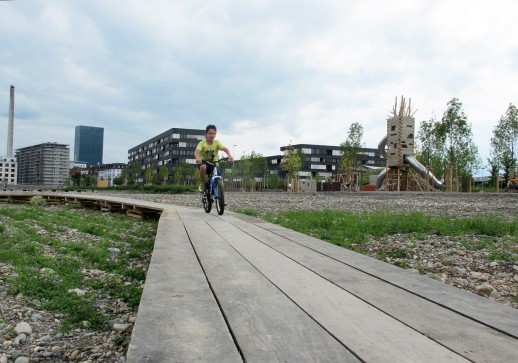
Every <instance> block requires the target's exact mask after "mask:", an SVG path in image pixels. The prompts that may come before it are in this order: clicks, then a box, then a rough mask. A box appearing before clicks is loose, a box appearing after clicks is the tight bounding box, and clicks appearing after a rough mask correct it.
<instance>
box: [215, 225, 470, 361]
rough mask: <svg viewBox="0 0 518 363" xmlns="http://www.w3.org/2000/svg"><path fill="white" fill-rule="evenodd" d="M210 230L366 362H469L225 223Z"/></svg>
mask: <svg viewBox="0 0 518 363" xmlns="http://www.w3.org/2000/svg"><path fill="white" fill-rule="evenodd" d="M209 224H210V225H211V226H212V227H213V228H214V230H215V231H216V232H217V233H218V234H219V235H221V236H223V238H224V239H225V240H226V242H227V243H228V244H230V245H231V246H232V247H234V248H235V249H236V251H237V252H238V253H240V254H241V255H242V256H243V257H244V258H246V259H247V260H248V261H249V262H250V263H251V264H252V265H253V266H254V267H255V268H257V269H258V270H259V271H261V273H262V274H264V275H265V277H266V278H268V279H269V280H270V281H271V282H272V283H273V284H275V285H276V286H277V287H278V288H280V289H281V290H282V291H283V293H284V294H286V295H287V296H289V297H290V299H292V300H293V301H294V302H295V303H296V304H297V305H298V306H300V307H301V308H302V309H304V311H305V312H306V313H307V314H309V315H311V316H312V317H313V319H315V320H316V321H318V322H319V324H320V325H322V326H324V327H325V328H326V330H328V331H329V332H330V333H331V334H333V336H335V337H336V338H337V339H339V340H340V341H341V342H342V343H343V344H344V345H346V346H347V347H349V349H351V350H352V351H353V352H355V354H357V355H358V356H359V357H361V359H362V360H364V361H367V362H384V363H385V362H394V363H396V362H398V363H400V362H409V363H415V362H434V363H435V362H468V360H466V359H465V358H463V357H462V356H460V355H458V354H457V353H455V352H452V351H451V350H449V349H447V348H445V347H443V346H442V345H440V344H438V343H437V342H435V341H433V340H431V339H429V338H427V337H426V336H424V335H422V334H420V333H418V332H416V331H415V330H414V329H412V328H410V327H408V326H405V325H404V324H402V323H401V322H399V321H398V320H396V319H394V318H392V317H390V316H388V315H386V314H384V313H383V312H381V311H380V310H378V309H376V308H374V307H372V306H371V305H369V304H367V303H365V302H364V301H362V300H360V299H358V298H357V297H355V296H354V295H352V294H350V293H348V292H347V291H345V290H344V289H342V288H340V287H338V286H336V285H334V284H333V283H331V282H329V281H327V280H325V279H323V278H322V277H320V276H319V275H317V274H315V273H314V272H313V271H310V270H308V269H307V268H305V267H303V266H301V265H300V264H298V263H297V262H295V261H293V260H291V259H289V258H287V257H286V256H284V255H282V254H280V253H278V252H277V251H275V250H273V249H272V248H270V247H268V246H266V245H264V244H263V243H261V242H259V241H257V240H256V239H255V238H253V237H252V236H250V235H249V234H247V233H244V232H243V231H240V230H237V229H236V228H235V227H234V226H232V225H231V224H229V223H224V222H223V223H222V222H219V223H217V222H214V223H212V222H209Z"/></svg>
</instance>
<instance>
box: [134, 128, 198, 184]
mask: <svg viewBox="0 0 518 363" xmlns="http://www.w3.org/2000/svg"><path fill="white" fill-rule="evenodd" d="M203 139H205V130H196V129H180V128H172V129H169V130H167V131H165V132H163V133H161V134H160V135H157V136H155V137H153V138H151V139H149V140H147V141H145V142H143V143H142V144H140V145H137V146H135V147H133V148H131V149H129V150H128V167H129V168H130V169H131V168H132V167H133V165H134V164H136V163H140V167H141V173H140V178H138V179H137V182H142V181H143V180H144V171H145V170H146V169H147V168H148V167H149V166H151V168H153V174H154V175H156V174H157V173H158V172H159V170H160V167H162V166H163V165H165V166H167V167H168V169H169V172H170V174H171V173H172V170H173V169H174V168H175V167H176V166H178V165H180V164H184V163H186V164H191V165H196V159H195V158H194V149H196V146H197V145H198V143H199V142H200V140H203Z"/></svg>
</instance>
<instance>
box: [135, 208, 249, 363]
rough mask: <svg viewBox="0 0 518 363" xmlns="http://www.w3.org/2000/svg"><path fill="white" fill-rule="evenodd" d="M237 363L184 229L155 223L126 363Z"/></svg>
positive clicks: (170, 218)
mask: <svg viewBox="0 0 518 363" xmlns="http://www.w3.org/2000/svg"><path fill="white" fill-rule="evenodd" d="M193 361H197V362H223V361H224V362H242V359H241V356H240V354H239V351H238V350H237V348H236V345H235V344H234V341H233V339H232V336H231V334H230V332H229V330H228V327H227V325H226V324H225V321H224V319H223V316H222V315H221V311H220V309H219V307H218V304H217V302H216V300H215V298H214V296H213V294H212V292H211V290H210V288H209V285H208V283H207V280H206V278H205V275H204V273H203V271H202V269H201V267H200V265H199V263H198V260H197V259H196V255H195V254H194V251H193V248H192V245H191V244H190V241H189V238H188V236H187V234H186V232H185V228H184V226H183V224H182V222H181V221H179V220H178V216H177V215H176V213H175V212H171V211H167V212H166V213H164V215H162V218H160V221H159V224H158V232H157V236H156V242H155V247H154V250H153V256H152V259H151V263H150V267H149V270H148V273H147V277H146V285H145V288H144V291H143V294H142V298H141V301H140V306H139V312H138V315H137V321H136V323H135V327H134V329H133V334H132V339H131V343H130V345H129V347H128V354H127V362H128V363H141V362H153V363H155V362H158V363H160V362H164V363H166V362H193Z"/></svg>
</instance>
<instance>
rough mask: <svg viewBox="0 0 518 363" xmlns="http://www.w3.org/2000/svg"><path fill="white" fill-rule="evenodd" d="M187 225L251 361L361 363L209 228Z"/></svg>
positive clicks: (191, 220)
mask: <svg viewBox="0 0 518 363" xmlns="http://www.w3.org/2000/svg"><path fill="white" fill-rule="evenodd" d="M180 214H181V213H180ZM181 215H182V214H181ZM199 216H200V217H201V218H203V219H212V220H214V221H215V222H216V223H217V222H219V223H225V222H221V221H220V220H219V219H218V218H217V217H212V218H211V217H210V216H204V215H201V214H200V215H199ZM182 218H183V216H182ZM183 222H184V225H185V227H186V229H187V231H188V234H189V237H190V239H191V241H192V243H193V245H194V247H195V249H196V253H197V254H198V257H199V259H200V262H201V264H202V266H203V269H204V271H205V272H206V274H207V278H208V280H209V282H210V284H211V286H212V289H213V290H214V292H215V294H216V296H217V299H218V301H219V303H220V305H221V308H222V310H223V313H224V314H225V316H226V319H227V321H228V323H229V325H230V326H231V329H232V332H233V335H234V337H235V339H236V341H237V343H238V345H239V347H240V349H241V351H242V354H243V356H244V358H245V360H246V361H248V362H317V361H318V362H358V359H357V358H356V357H354V356H353V355H352V354H351V352H349V351H348V350H347V349H346V348H345V347H344V346H343V345H341V344H340V343H339V342H338V341H337V340H336V339H334V338H333V337H332V336H331V335H330V334H328V333H327V332H326V331H325V330H324V329H323V328H322V327H320V326H319V325H318V324H317V323H315V321H314V320H312V319H311V318H310V317H309V316H308V315H307V314H306V313H304V312H303V311H302V310H300V308H299V307H298V306H297V305H295V304H294V303H293V302H292V301H291V300H290V299H289V298H288V297H287V296H285V295H284V294H283V293H282V292H281V291H280V290H279V289H277V288H276V287H275V286H273V285H272V284H271V283H270V282H269V281H268V280H267V279H265V277H264V276H263V275H262V274H261V273H260V272H258V271H257V270H256V269H255V268H254V267H253V266H251V265H250V263H249V262H248V261H246V260H245V259H243V257H242V256H240V255H239V254H238V253H236V251H235V250H234V249H233V248H232V247H231V246H229V245H228V243H227V242H226V241H225V240H223V239H222V238H221V237H220V236H218V234H217V233H215V232H214V230H213V229H212V228H210V227H209V226H208V225H207V224H206V223H204V222H203V221H202V220H201V219H200V220H196V219H195V218H194V217H193V215H192V214H191V215H188V216H187V217H186V218H183Z"/></svg>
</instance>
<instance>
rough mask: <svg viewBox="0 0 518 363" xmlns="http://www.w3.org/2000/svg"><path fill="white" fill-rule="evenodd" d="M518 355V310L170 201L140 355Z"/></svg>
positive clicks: (340, 358)
mask: <svg viewBox="0 0 518 363" xmlns="http://www.w3.org/2000/svg"><path fill="white" fill-rule="evenodd" d="M192 361H206V362H235V361H237V362H241V361H247V362H412V363H415V362H469V361H472V362H506V363H508V362H518V311H517V310H515V309H511V308H509V307H505V306H503V305H501V304H498V303H496V302H491V301H489V300H487V299H485V298H482V297H479V296H477V295H474V294H471V293H469V292H465V291H462V290H459V289H456V288H453V287H450V286H448V285H445V284H443V283H441V282H438V281H435V280H432V279H430V278H427V277H425V276H421V275H418V274H416V273H412V272H410V271H407V270H403V269H400V268H397V267H394V266H391V265H388V264H386V263H383V262H380V261H377V260H375V259H372V258H369V257H366V256H363V255H359V254H357V253H354V252H351V251H349V250H346V249H344V248H341V247H337V246H334V245H331V244H328V243H326V242H323V241H321V240H318V239H315V238H311V237H307V236H305V235H302V234H300V233H296V232H293V231H291V230H288V229H285V228H282V227H279V226H276V225H273V224H269V223H265V222H263V221H261V220H256V219H253V218H249V217H246V216H240V215H237V214H232V213H225V214H224V215H223V216H221V217H220V216H217V215H216V214H215V213H213V214H206V213H205V212H204V211H203V210H202V209H201V208H199V209H189V208H180V207H179V208H173V209H167V210H164V212H163V214H162V217H161V219H160V223H159V230H158V235H157V244H156V246H155V252H154V253H153V258H152V263H151V266H150V270H149V272H148V277H147V281H146V287H145V290H144V294H143V297H142V300H141V305H140V310H139V314H138V318H137V322H136V326H135V328H134V332H133V336H132V340H131V345H130V348H129V352H128V362H130V363H133V362H135V363H136V362H192Z"/></svg>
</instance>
